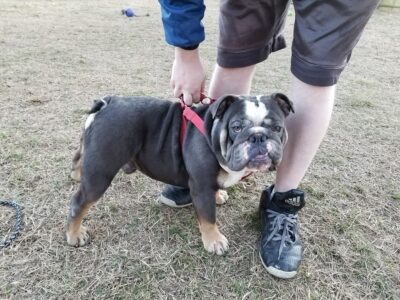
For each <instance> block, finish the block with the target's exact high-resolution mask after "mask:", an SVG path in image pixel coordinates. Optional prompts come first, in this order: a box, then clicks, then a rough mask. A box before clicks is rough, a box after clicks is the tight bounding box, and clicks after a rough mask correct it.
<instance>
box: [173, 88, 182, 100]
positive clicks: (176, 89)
mask: <svg viewBox="0 0 400 300" xmlns="http://www.w3.org/2000/svg"><path fill="white" fill-rule="evenodd" d="M180 96H182V90H181V89H179V88H178V87H177V86H175V88H174V97H175V98H179V97H180Z"/></svg>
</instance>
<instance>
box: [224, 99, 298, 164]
mask: <svg viewBox="0 0 400 300" xmlns="http://www.w3.org/2000/svg"><path fill="white" fill-rule="evenodd" d="M273 96H274V95H272V96H258V97H250V96H249V97H247V96H246V97H243V96H241V97H238V98H237V99H238V100H239V101H234V102H233V103H232V104H230V106H229V107H228V108H227V109H226V111H225V113H224V114H223V117H222V119H220V120H218V122H222V124H220V125H222V126H221V127H220V129H221V131H220V140H219V142H220V147H221V155H222V157H223V158H224V160H225V161H226V166H227V167H228V168H229V169H231V170H232V171H241V170H243V169H245V168H246V169H248V170H249V171H267V170H275V169H276V166H277V165H278V164H279V163H280V162H281V160H282V154H283V147H284V143H285V142H286V138H287V132H286V129H285V124H284V122H285V116H286V115H287V113H285V112H284V111H283V109H282V107H281V105H280V104H279V102H278V101H276V99H274V98H273ZM283 96H284V95H283ZM284 97H285V98H286V96H284ZM286 99H287V98H286ZM287 100H288V99H287ZM288 101H289V100H288ZM289 103H290V102H289ZM290 105H291V103H290ZM290 107H291V106H290Z"/></svg>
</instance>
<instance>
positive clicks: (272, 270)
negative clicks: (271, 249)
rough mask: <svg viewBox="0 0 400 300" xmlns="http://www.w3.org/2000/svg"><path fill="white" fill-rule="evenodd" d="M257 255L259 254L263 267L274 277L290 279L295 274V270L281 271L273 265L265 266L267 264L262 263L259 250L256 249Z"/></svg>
mask: <svg viewBox="0 0 400 300" xmlns="http://www.w3.org/2000/svg"><path fill="white" fill-rule="evenodd" d="M258 255H259V256H260V260H261V263H262V264H263V266H264V268H265V269H266V270H267V272H268V273H269V274H271V275H273V276H275V277H278V278H281V279H290V278H293V277H294V276H296V274H297V271H291V272H286V271H282V270H279V269H276V268H274V267H267V265H266V264H265V263H264V261H263V259H262V257H261V252H260V251H258Z"/></svg>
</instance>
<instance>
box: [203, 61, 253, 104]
mask: <svg viewBox="0 0 400 300" xmlns="http://www.w3.org/2000/svg"><path fill="white" fill-rule="evenodd" d="M255 67H256V66H255V65H252V66H248V67H243V68H223V67H220V66H219V65H216V66H215V69H214V73H213V76H212V78H211V82H210V88H209V96H210V97H211V98H213V99H217V98H219V97H221V96H223V95H226V94H234V95H248V94H250V89H251V82H252V79H253V75H254V71H255Z"/></svg>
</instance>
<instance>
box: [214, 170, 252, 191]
mask: <svg viewBox="0 0 400 300" xmlns="http://www.w3.org/2000/svg"><path fill="white" fill-rule="evenodd" d="M221 167H222V169H223V170H221V171H220V172H219V174H218V178H217V181H218V185H219V186H220V187H221V188H228V187H230V186H232V185H235V184H236V183H238V182H239V181H240V180H242V178H243V177H245V176H247V175H249V174H250V173H252V171H250V170H249V169H247V168H244V169H243V170H241V171H232V170H231V169H229V168H228V167H226V166H224V165H221Z"/></svg>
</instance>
